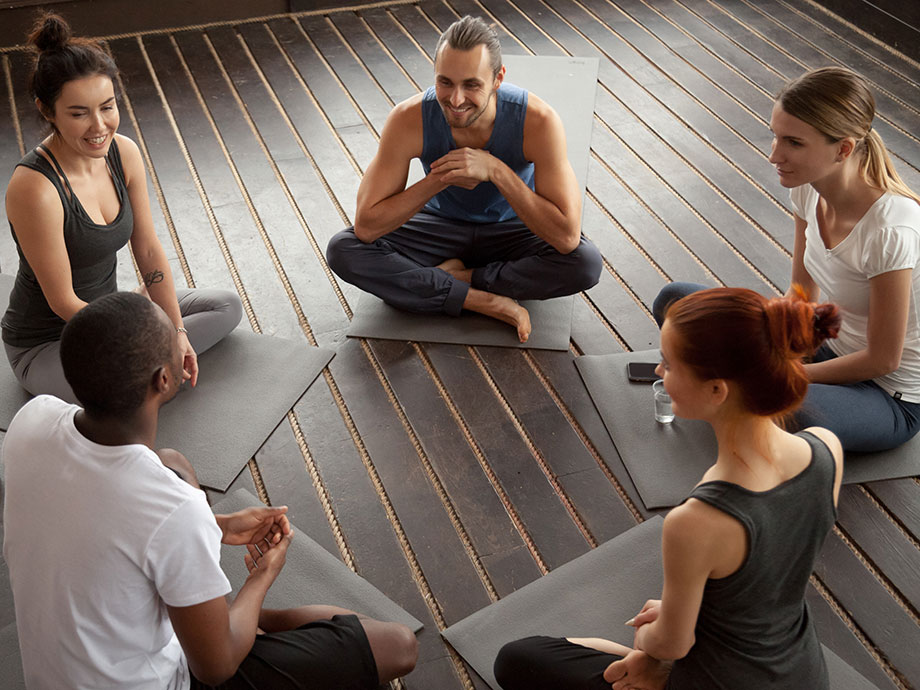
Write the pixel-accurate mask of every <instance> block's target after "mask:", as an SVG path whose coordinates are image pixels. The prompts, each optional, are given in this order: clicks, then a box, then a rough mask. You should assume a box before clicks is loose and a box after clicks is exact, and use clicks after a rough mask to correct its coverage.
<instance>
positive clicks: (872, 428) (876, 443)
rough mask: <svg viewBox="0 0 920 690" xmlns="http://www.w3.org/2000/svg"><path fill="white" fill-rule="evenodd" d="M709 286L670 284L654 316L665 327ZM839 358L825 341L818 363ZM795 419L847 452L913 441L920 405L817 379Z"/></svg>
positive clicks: (878, 390) (864, 384)
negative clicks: (684, 302) (683, 303)
mask: <svg viewBox="0 0 920 690" xmlns="http://www.w3.org/2000/svg"><path fill="white" fill-rule="evenodd" d="M705 289H706V286H705V285H699V284H697V283H670V284H668V285H665V286H664V287H663V288H662V289H661V292H659V293H658V296H657V297H656V298H655V302H654V304H653V305H652V314H653V315H654V317H655V321H657V322H658V325H659V327H660V326H661V324H662V322H663V321H664V315H665V312H666V311H667V309H668V307H669V306H670V304H671V303H672V302H674V301H675V300H678V299H680V298H681V297H686V296H687V295H689V294H691V293H693V292H696V291H697V290H705ZM836 356H837V355H835V354H834V353H833V351H832V350H831V349H830V348H829V347H828V346H827V345H826V344H824V345H822V346H821V347H820V348H818V351H817V352H816V353H815V356H814V358H813V361H815V362H824V361H826V360H828V359H833V358H834V357H836ZM792 421H793V423H792V425H791V426H792V427H794V428H795V429H805V428H807V427H810V426H822V427H824V428H825V429H829V430H831V431H833V432H834V433H835V434H836V435H837V438H839V439H840V443H841V444H843V449H844V450H847V451H858V452H869V451H879V450H889V449H891V448H896V447H897V446H900V445H901V444H902V443H905V442H907V441H909V440H910V439H911V438H913V437H914V435H915V434H916V433H917V432H918V431H920V403H910V402H905V401H903V400H898V399H896V398H894V397H892V396H891V395H889V394H888V392H887V391H885V390H884V389H883V388H882V387H881V386H879V385H878V384H877V383H875V381H859V382H858V383H836V384H831V383H812V384H810V385H809V386H808V393H807V394H806V395H805V400H804V401H803V402H802V405H801V407H799V409H798V410H797V411H796V412H794V413H793V415H792Z"/></svg>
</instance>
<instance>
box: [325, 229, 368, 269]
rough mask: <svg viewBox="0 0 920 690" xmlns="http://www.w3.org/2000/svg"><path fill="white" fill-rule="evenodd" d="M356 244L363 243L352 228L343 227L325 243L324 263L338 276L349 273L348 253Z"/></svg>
mask: <svg viewBox="0 0 920 690" xmlns="http://www.w3.org/2000/svg"><path fill="white" fill-rule="evenodd" d="M356 244H363V243H362V242H361V240H359V239H358V237H357V235H355V231H354V228H345V229H344V230H341V231H339V232H337V233H336V234H334V235H333V236H332V237H331V238H330V239H329V244H327V245H326V263H327V264H329V268H331V269H332V271H333V272H334V273H335V274H336V275H338V276H342V277H344V276H347V275H348V274H349V273H350V270H349V264H350V262H349V260H348V253H349V250H350V249H353V248H354V247H355V245H356Z"/></svg>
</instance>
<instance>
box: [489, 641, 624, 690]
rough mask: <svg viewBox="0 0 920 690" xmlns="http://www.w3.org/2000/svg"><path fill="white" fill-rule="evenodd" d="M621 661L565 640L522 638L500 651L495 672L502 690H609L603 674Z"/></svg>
mask: <svg viewBox="0 0 920 690" xmlns="http://www.w3.org/2000/svg"><path fill="white" fill-rule="evenodd" d="M622 658H623V657H620V656H616V655H615V654H606V653H605V652H599V651H597V650H596V649H590V648H589V647H582V646H581V645H580V644H573V643H571V642H569V641H568V640H567V639H565V638H564V637H544V636H537V637H525V638H524V639H523V640H516V641H514V642H509V643H508V644H506V645H505V646H504V647H502V648H501V650H500V651H499V653H498V656H497V657H496V659H495V666H494V671H495V678H496V680H498V683H499V685H501V686H502V688H503V690H568V689H571V690H610V683H608V682H607V681H605V680H604V671H605V670H606V669H607V667H608V666H609V665H610V664H612V663H613V662H614V661H617V660H618V659H622Z"/></svg>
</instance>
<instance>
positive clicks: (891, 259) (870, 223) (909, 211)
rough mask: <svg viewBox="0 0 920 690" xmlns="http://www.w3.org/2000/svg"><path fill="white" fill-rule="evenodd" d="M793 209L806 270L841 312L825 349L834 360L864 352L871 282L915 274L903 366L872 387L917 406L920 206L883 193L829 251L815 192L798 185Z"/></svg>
mask: <svg viewBox="0 0 920 690" xmlns="http://www.w3.org/2000/svg"><path fill="white" fill-rule="evenodd" d="M789 198H790V199H791V201H792V206H793V209H794V210H795V213H796V215H797V216H798V217H799V218H802V219H803V220H805V221H806V222H807V223H808V225H807V226H806V228H805V269H806V270H807V271H808V274H809V275H810V276H811V277H812V278H813V279H814V281H815V283H817V285H818V287H820V288H821V291H822V292H823V293H824V298H825V299H826V300H828V301H829V302H834V303H835V304H836V305H837V306H838V307H839V308H840V314H841V317H842V324H841V327H840V335H839V336H838V338H837V339H836V340H829V341H828V345H829V346H830V348H831V349H832V350H833V351H834V352H835V353H836V354H838V355H845V354H849V353H851V352H857V351H859V350H862V349H865V348H866V347H868V344H869V343H868V332H869V279H870V278H874V277H875V276H877V275H881V274H882V273H888V272H889V271H899V270H902V269H905V268H910V269H913V278H912V286H911V295H910V307H909V312H908V317H907V333H906V335H905V338H904V350H903V353H902V355H901V365H900V366H899V367H898V368H897V369H895V370H894V371H893V372H891V373H890V374H886V375H885V376H880V377H878V378H877V379H874V381H875V382H876V383H877V384H878V385H879V386H881V387H882V388H883V389H885V390H886V391H887V392H888V393H890V394H891V395H895V394H897V393H900V394H901V399H902V400H905V401H906V402H920V318H918V313H917V309H918V303H920V271H918V270H917V265H918V264H920V204H917V202H916V201H914V200H913V199H909V198H907V197H904V196H900V195H898V194H892V193H890V192H886V193H885V194H883V195H882V196H881V197H880V198H879V199H878V200H877V201H876V202H875V203H874V204H873V205H872V207H871V208H870V209H869V210H868V211H867V212H866V214H865V215H864V216H863V217H862V218H861V219H860V220H859V222H858V223H857V224H856V225H855V226H854V227H853V230H852V231H851V232H850V234H849V235H847V236H846V237H845V238H844V239H843V241H842V242H840V244H838V245H837V246H836V247H834V248H833V249H827V248H826V247H825V245H824V241H823V240H822V239H821V233H820V232H819V230H818V220H817V216H816V213H817V207H818V192H817V191H815V188H814V187H812V186H811V185H802V186H801V187H796V188H795V189H792V190H791V191H790V192H789Z"/></svg>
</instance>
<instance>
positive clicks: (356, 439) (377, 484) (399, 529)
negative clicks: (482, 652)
mask: <svg viewBox="0 0 920 690" xmlns="http://www.w3.org/2000/svg"><path fill="white" fill-rule="evenodd" d="M362 345H363V346H364V347H367V345H366V343H362ZM365 352H366V351H365ZM326 372H327V373H326V382H327V384H328V385H329V390H330V391H331V392H332V397H333V400H334V401H335V404H336V407H338V408H339V414H341V415H342V419H343V421H344V422H345V427H346V428H347V429H348V432H349V433H350V434H351V438H352V442H353V443H354V445H355V448H356V449H357V451H358V456H359V457H360V458H361V462H362V464H363V465H364V468H365V471H366V472H367V474H368V477H369V478H370V480H371V484H373V486H374V491H376V493H377V497H378V498H379V500H380V504H381V505H382V506H383V509H384V512H385V513H386V514H387V519H388V520H389V522H390V526H391V527H392V528H393V532H394V533H395V534H396V539H397V541H399V545H400V547H401V548H402V551H403V556H404V557H405V559H406V561H407V563H408V565H409V570H410V572H411V573H412V579H414V580H415V583H416V586H417V587H418V589H419V591H420V593H421V595H422V600H423V601H424V602H425V605H426V606H427V607H428V610H429V612H430V613H431V617H432V618H433V619H434V621H435V624H436V625H437V626H438V630H444V629H445V628H446V627H447V623H446V621H445V620H444V612H443V611H442V610H441V605H440V604H439V603H438V601H437V598H436V597H435V596H434V592H433V591H432V589H431V585H430V584H429V583H428V579H427V578H426V577H425V573H424V572H423V571H422V568H421V566H420V565H419V562H418V557H417V556H416V555H415V549H413V548H412V544H410V543H409V538H408V537H407V536H406V532H405V530H404V529H403V526H402V523H401V522H400V520H399V516H398V515H397V514H396V509H395V508H394V507H393V503H392V502H391V501H390V497H389V495H388V494H387V490H386V487H385V486H384V485H383V481H382V480H381V479H380V474H379V473H378V472H377V468H376V467H375V466H374V462H373V460H371V456H370V453H369V452H368V450H367V446H365V445H364V439H363V438H362V437H361V434H360V432H359V431H358V427H357V425H356V424H355V421H354V418H353V417H352V416H351V412H349V410H348V406H347V405H346V404H345V398H344V397H343V396H342V392H341V390H339V386H338V384H337V383H336V382H335V378H334V377H333V376H332V374H331V373H328V369H326ZM446 647H447V650H448V652H449V654H450V657H451V661H452V662H453V665H454V670H455V672H456V673H457V676H458V677H459V679H460V682H461V683H462V684H463V687H464V688H465V689H466V690H473V682H472V679H471V678H470V675H469V673H468V672H467V670H466V667H465V666H464V665H463V662H462V661H461V660H460V657H459V656H458V655H457V653H456V652H455V651H454V649H453V648H452V647H451V646H450V645H446Z"/></svg>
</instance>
